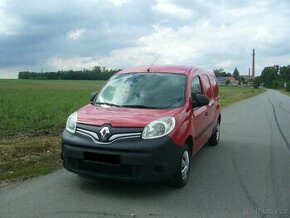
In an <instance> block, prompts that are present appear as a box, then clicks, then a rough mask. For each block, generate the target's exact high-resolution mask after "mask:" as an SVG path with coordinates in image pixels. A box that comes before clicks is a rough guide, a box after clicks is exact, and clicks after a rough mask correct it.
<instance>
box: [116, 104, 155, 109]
mask: <svg viewBox="0 0 290 218" xmlns="http://www.w3.org/2000/svg"><path fill="white" fill-rule="evenodd" d="M120 107H131V108H146V109H160V108H158V107H152V106H146V105H136V104H125V105H121V106H120Z"/></svg>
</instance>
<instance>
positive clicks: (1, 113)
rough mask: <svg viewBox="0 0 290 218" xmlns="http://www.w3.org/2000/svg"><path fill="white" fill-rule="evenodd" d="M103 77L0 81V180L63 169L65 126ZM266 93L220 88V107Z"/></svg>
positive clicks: (12, 179)
mask: <svg viewBox="0 0 290 218" xmlns="http://www.w3.org/2000/svg"><path fill="white" fill-rule="evenodd" d="M103 83H104V82H103V81H37V80H0V105H1V107H0V183H1V181H2V184H3V183H6V182H7V181H8V182H9V181H14V180H19V179H26V178H30V177H33V176H38V175H44V174H47V173H50V172H52V171H53V170H55V169H59V168H61V160H60V144H61V136H60V134H61V130H62V129H63V128H64V124H65V121H66V119H67V116H68V115H69V114H70V113H71V112H73V111H74V110H76V109H78V108H80V107H81V106H82V105H85V104H87V103H88V99H89V98H88V97H89V94H90V93H91V92H93V91H96V90H98V89H99V88H100V87H101V86H102V84H103ZM261 92H263V90H262V89H253V88H250V87H228V86H223V87H220V97H221V105H222V107H226V106H228V105H230V104H232V103H234V102H237V101H240V100H242V99H245V98H249V97H252V96H254V95H257V94H260V93H261Z"/></svg>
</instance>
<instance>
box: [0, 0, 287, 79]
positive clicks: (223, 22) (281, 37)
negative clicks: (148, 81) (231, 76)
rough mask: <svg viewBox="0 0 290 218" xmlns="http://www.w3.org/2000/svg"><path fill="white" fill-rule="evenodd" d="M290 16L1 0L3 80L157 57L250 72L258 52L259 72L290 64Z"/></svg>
mask: <svg viewBox="0 0 290 218" xmlns="http://www.w3.org/2000/svg"><path fill="white" fill-rule="evenodd" d="M27 4H29V7H27ZM289 10H290V2H289V1H282V0H281V1H274V0H269V1H260V0H259V1H254V2H252V1H249V0H237V1H226V0H215V1H214V0H209V1H201V0H197V1H190V0H179V1H177V0H147V1H143V0H135V1H132V0H98V1H95V0H87V1H86V3H85V4H84V2H83V1H81V0H63V1H57V0H50V1H49V2H47V3H44V2H43V1H38V0H30V1H28V0H13V1H9V4H8V1H7V0H1V1H0V51H1V53H0V77H3V75H4V72H9V75H12V74H13V73H12V72H14V76H15V75H17V73H18V71H21V70H22V69H23V70H35V71H40V70H41V69H43V70H44V71H50V70H61V69H72V68H73V69H74V68H77V69H83V68H90V67H92V66H95V65H102V66H106V67H115V68H125V67H128V66H135V65H145V64H151V63H152V62H153V61H154V60H155V59H156V57H158V56H159V57H160V58H159V60H158V61H157V64H188V65H198V66H203V67H206V68H210V69H214V68H224V69H225V70H226V71H228V72H232V71H233V70H234V68H235V67H237V68H238V69H239V71H240V73H245V74H247V71H248V68H249V67H250V66H251V52H252V49H253V48H255V49H256V54H257V55H256V60H257V62H256V66H257V69H256V71H257V72H258V73H259V72H261V71H262V69H263V68H264V67H265V66H270V65H273V64H280V65H288V64H289V54H290V44H289V43H288V41H289V35H290V29H289V27H288V26H289V25H288V23H289V19H290V14H289ZM5 75H6V76H7V75H8V74H7V73H5ZM11 77H13V76H11Z"/></svg>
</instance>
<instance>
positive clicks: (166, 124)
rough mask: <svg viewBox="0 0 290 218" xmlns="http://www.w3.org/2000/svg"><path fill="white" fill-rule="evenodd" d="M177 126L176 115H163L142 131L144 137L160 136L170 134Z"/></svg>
mask: <svg viewBox="0 0 290 218" xmlns="http://www.w3.org/2000/svg"><path fill="white" fill-rule="evenodd" d="M174 127H175V118H174V117H162V118H160V119H157V120H154V121H152V122H151V123H149V124H148V125H147V126H145V128H144V130H143V132H142V138H143V139H154V138H160V137H162V136H165V135H167V134H169V133H170V132H171V131H172V130H173V129H174Z"/></svg>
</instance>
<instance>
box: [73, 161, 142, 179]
mask: <svg viewBox="0 0 290 218" xmlns="http://www.w3.org/2000/svg"><path fill="white" fill-rule="evenodd" d="M68 165H69V167H70V168H72V170H74V171H77V172H89V173H94V174H98V175H104V176H122V177H131V178H137V177H139V176H140V175H141V171H142V167H141V166H138V165H126V164H120V165H116V164H106V163H99V162H92V161H85V160H80V159H76V158H68Z"/></svg>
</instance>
